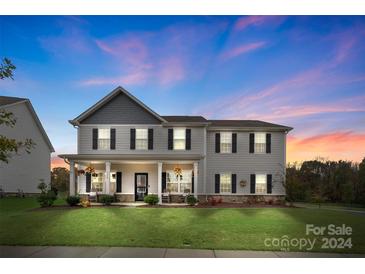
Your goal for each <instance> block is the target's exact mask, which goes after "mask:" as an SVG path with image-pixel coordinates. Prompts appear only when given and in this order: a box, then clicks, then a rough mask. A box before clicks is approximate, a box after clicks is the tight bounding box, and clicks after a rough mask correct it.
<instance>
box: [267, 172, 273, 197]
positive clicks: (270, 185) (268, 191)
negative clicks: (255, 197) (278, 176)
mask: <svg viewBox="0 0 365 274" xmlns="http://www.w3.org/2000/svg"><path fill="white" fill-rule="evenodd" d="M266 183H267V187H266V188H267V193H268V194H271V193H272V175H271V174H267V176H266Z"/></svg>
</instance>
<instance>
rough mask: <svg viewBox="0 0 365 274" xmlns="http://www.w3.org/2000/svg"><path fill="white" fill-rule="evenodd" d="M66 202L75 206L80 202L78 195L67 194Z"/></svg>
mask: <svg viewBox="0 0 365 274" xmlns="http://www.w3.org/2000/svg"><path fill="white" fill-rule="evenodd" d="M66 202H67V203H68V205H69V206H75V205H78V204H79V203H80V197H79V196H77V195H75V196H72V195H71V196H68V197H67V198H66Z"/></svg>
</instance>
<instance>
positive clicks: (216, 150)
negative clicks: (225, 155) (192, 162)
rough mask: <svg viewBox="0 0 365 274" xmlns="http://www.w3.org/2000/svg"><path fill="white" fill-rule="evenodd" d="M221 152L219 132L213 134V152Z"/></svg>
mask: <svg viewBox="0 0 365 274" xmlns="http://www.w3.org/2000/svg"><path fill="white" fill-rule="evenodd" d="M220 152H221V135H220V133H216V134H215V153H220Z"/></svg>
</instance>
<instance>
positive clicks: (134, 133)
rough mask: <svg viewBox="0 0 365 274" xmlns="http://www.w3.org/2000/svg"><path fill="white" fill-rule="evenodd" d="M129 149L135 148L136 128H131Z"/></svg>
mask: <svg viewBox="0 0 365 274" xmlns="http://www.w3.org/2000/svg"><path fill="white" fill-rule="evenodd" d="M130 149H136V129H135V128H131V140H130Z"/></svg>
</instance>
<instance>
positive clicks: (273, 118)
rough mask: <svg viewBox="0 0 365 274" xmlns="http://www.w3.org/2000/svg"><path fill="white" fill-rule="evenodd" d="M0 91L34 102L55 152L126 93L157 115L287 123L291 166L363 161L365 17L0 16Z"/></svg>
mask: <svg viewBox="0 0 365 274" xmlns="http://www.w3.org/2000/svg"><path fill="white" fill-rule="evenodd" d="M5 56H6V57H8V58H10V59H11V60H12V61H13V62H14V64H15V65H16V66H17V70H16V72H15V80H14V81H11V80H6V81H1V82H0V94H1V95H8V96H17V97H26V98H29V99H30V100H31V102H32V104H33V106H34V107H35V109H36V111H37V113H38V115H39V117H40V119H41V121H42V123H43V126H44V127H45V129H46V131H47V133H48V135H49V137H50V139H51V141H52V143H53V145H54V147H55V149H56V153H55V154H54V155H53V159H52V161H53V166H55V165H61V164H62V162H63V161H62V160H60V159H58V158H57V157H56V155H57V154H61V153H76V129H74V128H73V127H72V126H71V125H70V124H69V123H68V120H69V119H72V118H74V117H76V116H77V115H78V114H80V113H81V112H83V111H84V110H85V109H86V108H88V107H89V106H91V105H92V104H94V103H96V102H97V101H98V100H99V99H100V98H102V97H103V96H105V95H106V94H107V93H109V92H110V91H111V90H113V89H114V88H115V87H116V86H119V85H120V86H123V87H124V88H126V89H127V90H128V91H130V92H131V93H132V94H134V95H135V96H136V97H137V98H139V99H140V100H142V101H143V102H144V103H146V104H147V105H148V106H149V107H151V108H152V109H153V110H155V111H156V112H157V113H159V114H161V115H173V114H176V115H203V116H205V117H206V118H211V119H259V120H265V121H268V122H274V123H279V124H284V125H288V126H291V127H294V130H293V131H291V132H290V133H289V135H288V146H287V160H288V161H289V162H293V161H299V162H300V161H303V160H307V159H313V158H316V157H318V156H320V157H324V158H328V159H331V160H338V159H344V160H352V161H357V162H358V161H361V159H362V158H363V157H364V156H365V17H364V16H362V17H355V16H351V17H347V16H335V17H330V16H324V17H321V16H299V17H297V16H288V17H270V16H269V17H268V16H263V17H261V16H249V17H242V16H208V17H205V16H197V17H194V16H86V17H84V16H83V17H74V16H72V17H71V16H69V17H67V16H66V17H50V16H38V17H37V16H33V17H29V16H12V17H8V16H0V57H1V58H2V57H5Z"/></svg>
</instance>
